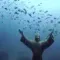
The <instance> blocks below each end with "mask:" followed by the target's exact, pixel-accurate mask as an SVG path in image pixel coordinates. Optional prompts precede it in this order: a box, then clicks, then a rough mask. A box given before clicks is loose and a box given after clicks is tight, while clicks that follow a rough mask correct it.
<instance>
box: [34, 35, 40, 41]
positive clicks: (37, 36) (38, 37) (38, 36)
mask: <svg viewBox="0 0 60 60" xmlns="http://www.w3.org/2000/svg"><path fill="white" fill-rule="evenodd" d="M35 41H36V42H39V41H40V35H39V34H36V35H35Z"/></svg>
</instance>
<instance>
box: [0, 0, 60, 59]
mask: <svg viewBox="0 0 60 60" xmlns="http://www.w3.org/2000/svg"><path fill="white" fill-rule="evenodd" d="M59 2H60V0H53V1H52V0H0V60H31V59H32V52H31V50H30V49H29V48H27V47H26V46H25V45H24V44H23V43H21V42H20V38H21V35H20V34H19V32H18V29H21V30H22V31H23V33H24V35H25V37H26V38H27V39H29V40H34V36H35V33H37V32H38V33H39V34H40V37H41V40H45V38H46V37H47V36H48V35H49V33H50V32H51V31H52V29H54V34H53V35H54V40H55V42H54V43H53V44H52V45H51V46H50V47H49V48H48V49H46V50H45V51H44V53H43V56H42V57H43V60H60V3H59Z"/></svg>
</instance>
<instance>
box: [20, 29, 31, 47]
mask: <svg viewBox="0 0 60 60" xmlns="http://www.w3.org/2000/svg"><path fill="white" fill-rule="evenodd" d="M19 33H20V34H21V35H22V37H21V39H20V41H21V42H23V43H24V44H25V45H26V46H27V47H29V48H32V42H31V41H30V40H28V39H27V38H26V37H25V36H24V34H23V32H22V31H21V30H20V29H19Z"/></svg>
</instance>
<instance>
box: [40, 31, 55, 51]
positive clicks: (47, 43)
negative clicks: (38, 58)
mask: <svg viewBox="0 0 60 60" xmlns="http://www.w3.org/2000/svg"><path fill="white" fill-rule="evenodd" d="M52 33H53V32H51V33H50V34H49V38H48V39H47V40H45V41H43V42H42V43H41V44H42V47H43V50H44V49H46V48H48V47H49V46H51V45H52V44H53V42H54V37H53V34H52Z"/></svg>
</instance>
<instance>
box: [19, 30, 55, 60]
mask: <svg viewBox="0 0 60 60" xmlns="http://www.w3.org/2000/svg"><path fill="white" fill-rule="evenodd" d="M19 33H20V34H21V39H20V41H21V42H23V43H24V44H25V45H26V46H27V47H29V48H30V49H31V51H32V53H33V56H32V60H42V53H43V52H44V50H45V49H46V48H48V47H49V46H51V45H52V44H53V42H54V37H53V34H52V33H53V32H51V33H50V34H49V37H48V39H47V40H45V41H40V36H39V34H37V35H35V40H33V41H31V40H28V39H27V38H26V37H25V36H24V34H23V32H22V31H21V30H20V29H19Z"/></svg>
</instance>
